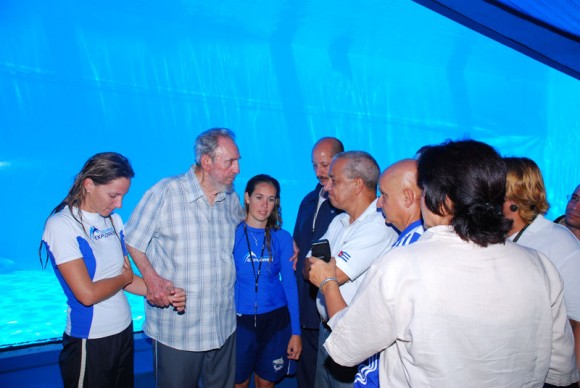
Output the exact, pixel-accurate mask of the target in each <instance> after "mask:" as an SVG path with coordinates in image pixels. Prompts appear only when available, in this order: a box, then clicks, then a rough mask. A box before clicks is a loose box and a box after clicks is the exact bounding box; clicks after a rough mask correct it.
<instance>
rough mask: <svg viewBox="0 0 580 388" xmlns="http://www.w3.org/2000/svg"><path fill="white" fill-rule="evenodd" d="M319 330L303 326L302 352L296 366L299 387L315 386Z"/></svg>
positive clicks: (308, 387) (309, 387)
mask: <svg viewBox="0 0 580 388" xmlns="http://www.w3.org/2000/svg"><path fill="white" fill-rule="evenodd" d="M319 332H320V331H319V330H318V329H305V328H302V353H300V359H299V360H298V364H297V367H296V381H297V382H298V388H312V387H314V379H315V377H316V359H317V357H318V334H319Z"/></svg>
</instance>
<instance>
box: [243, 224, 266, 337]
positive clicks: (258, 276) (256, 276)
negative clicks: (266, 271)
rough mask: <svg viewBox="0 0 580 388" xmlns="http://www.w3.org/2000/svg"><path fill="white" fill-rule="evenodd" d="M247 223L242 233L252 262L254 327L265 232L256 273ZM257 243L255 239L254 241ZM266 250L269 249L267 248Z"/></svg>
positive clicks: (264, 246)
mask: <svg viewBox="0 0 580 388" xmlns="http://www.w3.org/2000/svg"><path fill="white" fill-rule="evenodd" d="M246 226H247V224H244V234H245V235H246V244H247V245H248V255H249V256H250V262H251V263H252V272H253V273H254V291H255V292H256V299H255V300H256V301H255V302H254V327H256V320H257V318H256V316H257V315H258V282H259V280H260V272H261V270H262V262H263V260H262V258H263V257H264V249H265V248H266V233H265V232H264V239H263V240H262V252H261V253H260V257H259V258H258V261H259V263H258V273H256V267H255V266H254V258H253V257H252V247H251V246H250V239H249V238H248V228H247V227H246ZM256 243H257V241H256ZM268 251H270V249H269V248H268ZM270 259H272V252H271V251H270Z"/></svg>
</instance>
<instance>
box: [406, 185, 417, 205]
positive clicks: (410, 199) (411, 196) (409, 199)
mask: <svg viewBox="0 0 580 388" xmlns="http://www.w3.org/2000/svg"><path fill="white" fill-rule="evenodd" d="M403 198H404V201H405V202H404V204H405V207H406V208H410V207H411V206H413V204H414V203H415V192H414V191H413V190H411V189H410V188H408V187H406V188H404V189H403Z"/></svg>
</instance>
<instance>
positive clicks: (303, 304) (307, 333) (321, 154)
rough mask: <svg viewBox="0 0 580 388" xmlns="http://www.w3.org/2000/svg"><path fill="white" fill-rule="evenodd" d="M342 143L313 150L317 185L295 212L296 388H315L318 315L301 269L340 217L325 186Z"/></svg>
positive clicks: (328, 140) (327, 140) (330, 140)
mask: <svg viewBox="0 0 580 388" xmlns="http://www.w3.org/2000/svg"><path fill="white" fill-rule="evenodd" d="M343 151H344V146H343V145H342V142H341V141H340V140H338V139H337V138H334V137H323V138H321V139H320V140H318V141H317V142H316V144H314V147H313V148H312V168H313V169H314V173H315V174H316V178H318V184H317V185H316V187H315V188H314V190H313V191H311V192H310V193H308V194H307V195H306V196H305V197H304V199H303V200H302V202H301V203H300V207H299V209H298V215H297V216H296V224H295V226H294V242H295V243H296V246H297V247H296V248H298V249H299V252H298V261H297V263H296V281H297V283H298V303H299V306H300V326H301V327H302V354H301V355H300V360H299V361H298V367H297V370H296V378H297V381H298V387H300V388H310V387H314V377H315V373H316V356H317V354H318V332H319V326H320V315H319V314H318V310H317V309H316V294H317V292H318V289H317V288H316V287H314V286H313V285H312V284H311V283H310V282H309V281H308V280H305V279H304V278H303V277H302V268H303V266H304V259H305V258H306V254H307V253H308V252H309V251H310V245H311V244H312V242H313V241H317V240H318V239H320V237H321V236H322V235H323V234H324V233H325V232H326V229H327V228H328V225H329V224H330V222H331V221H332V219H333V218H334V217H335V216H336V215H337V214H340V213H342V210H339V209H336V208H335V207H333V206H332V205H331V204H330V201H329V200H328V198H327V193H326V192H325V191H324V189H323V188H324V185H325V183H326V182H327V181H328V179H329V177H328V170H329V168H330V162H331V161H332V158H333V157H334V155H336V154H338V153H340V152H343Z"/></svg>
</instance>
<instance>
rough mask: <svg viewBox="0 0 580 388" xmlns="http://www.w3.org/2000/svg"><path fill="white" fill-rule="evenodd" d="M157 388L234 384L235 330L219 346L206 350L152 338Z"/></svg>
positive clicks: (210, 387)
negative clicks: (165, 343)
mask: <svg viewBox="0 0 580 388" xmlns="http://www.w3.org/2000/svg"><path fill="white" fill-rule="evenodd" d="M153 363H154V371H155V382H156V384H155V385H156V386H157V387H163V388H196V387H198V384H199V383H200V382H201V386H202V387H205V388H213V387H225V388H227V387H233V386H234V377H235V372H236V333H235V332H234V333H233V334H232V335H231V336H230V337H229V338H228V339H227V340H226V342H225V343H224V344H223V346H222V347H221V348H219V349H213V350H208V351H205V352H191V351H187V350H178V349H174V348H172V347H169V346H166V345H163V344H162V343H160V342H159V341H153Z"/></svg>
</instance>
